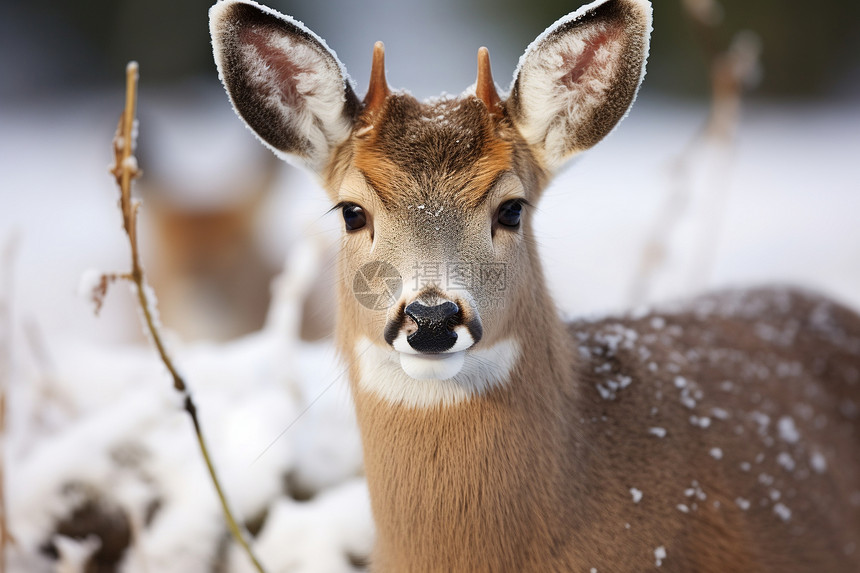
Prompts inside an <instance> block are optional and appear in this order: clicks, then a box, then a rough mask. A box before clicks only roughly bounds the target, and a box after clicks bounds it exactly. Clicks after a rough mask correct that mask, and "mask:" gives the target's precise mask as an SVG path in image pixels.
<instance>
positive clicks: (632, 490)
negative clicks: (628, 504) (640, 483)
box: [630, 487, 642, 503]
mask: <svg viewBox="0 0 860 573" xmlns="http://www.w3.org/2000/svg"><path fill="white" fill-rule="evenodd" d="M630 495H632V496H633V503H639V502H640V501H642V491H641V490H638V489H636V488H635V487H631V488H630Z"/></svg>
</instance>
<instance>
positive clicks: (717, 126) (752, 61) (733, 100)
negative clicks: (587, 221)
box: [630, 0, 761, 305]
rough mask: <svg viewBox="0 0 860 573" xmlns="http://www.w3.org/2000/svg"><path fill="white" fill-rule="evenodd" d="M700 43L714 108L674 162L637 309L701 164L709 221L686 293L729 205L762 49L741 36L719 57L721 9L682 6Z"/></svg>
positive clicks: (698, 277)
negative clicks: (743, 116) (744, 104)
mask: <svg viewBox="0 0 860 573" xmlns="http://www.w3.org/2000/svg"><path fill="white" fill-rule="evenodd" d="M682 5H683V7H684V10H685V12H686V13H687V15H688V16H689V19H690V22H691V24H692V25H693V26H694V27H696V37H697V38H698V39H699V41H700V42H701V47H702V50H703V51H704V53H705V56H706V57H707V59H708V61H709V65H710V79H711V106H710V110H709V112H708V118H707V120H706V122H705V124H704V125H703V127H702V129H701V130H700V131H699V132H698V133H697V134H696V135H695V137H694V138H693V139H692V140H691V141H690V143H689V145H688V146H687V147H686V148H685V149H684V151H683V152H682V153H681V154H680V155H679V156H678V157H677V158H676V159H675V160H674V161H673V162H672V164H671V169H670V177H671V188H670V190H669V195H668V196H667V198H666V202H665V204H664V206H663V208H662V209H661V211H660V213H659V214H658V217H657V220H656V221H655V225H654V228H653V231H652V234H651V237H650V238H649V240H648V241H647V243H646V245H645V247H644V249H643V253H642V257H641V259H640V264H639V269H638V271H637V273H636V275H635V276H634V279H633V283H632V285H631V291H630V299H631V302H632V303H633V304H634V305H639V304H643V303H645V302H647V301H648V299H649V296H650V295H652V294H653V293H652V292H651V290H652V288H653V282H654V279H655V275H656V274H657V272H658V271H659V269H660V267H661V266H662V265H663V264H664V263H665V262H666V257H667V252H668V250H669V246H668V244H669V239H670V238H671V235H672V234H673V233H674V232H675V231H676V229H677V227H678V225H679V223H680V222H681V220H682V219H683V217H684V215H685V214H686V211H687V210H688V208H689V205H690V202H691V200H692V196H693V191H694V190H693V187H694V183H693V179H694V172H695V171H696V167H697V164H698V163H702V164H704V167H702V168H701V169H704V170H706V171H707V172H708V175H709V176H708V177H706V178H704V180H705V181H706V182H707V183H706V184H705V185H706V188H705V189H704V190H703V191H702V193H701V195H702V198H703V199H704V200H705V201H706V202H707V203H708V207H707V209H706V212H707V213H708V215H709V217H708V219H707V220H706V221H705V222H704V224H703V225H701V228H702V230H701V232H700V234H699V237H698V246H697V249H696V253H695V257H694V259H693V262H692V264H691V268H690V272H689V278H688V285H687V286H688V288H689V289H690V290H696V289H698V288H701V287H702V286H704V283H706V282H707V279H708V276H709V274H710V272H711V269H712V267H713V264H714V260H715V258H716V248H717V244H718V239H719V235H720V231H721V229H722V220H723V216H724V213H725V205H726V199H727V185H728V178H727V177H726V174H727V173H728V172H729V171H730V167H731V159H732V154H731V151H732V147H733V144H734V139H735V134H736V132H737V128H738V125H739V123H740V107H741V98H742V95H743V92H744V89H745V88H747V87H749V86H750V85H751V84H752V83H753V82H754V81H755V79H756V77H757V75H758V71H759V70H758V67H759V56H760V53H761V45H760V41H759V39H758V37H757V36H756V35H755V34H753V33H752V32H741V33H739V34H737V35H736V36H735V37H734V39H733V41H732V43H731V45H730V46H729V48H728V49H727V50H725V51H720V49H718V48H717V45H718V44H719V41H718V38H717V28H718V26H719V24H720V23H721V22H722V17H723V10H722V6H721V5H720V4H719V3H718V2H717V1H716V0H682Z"/></svg>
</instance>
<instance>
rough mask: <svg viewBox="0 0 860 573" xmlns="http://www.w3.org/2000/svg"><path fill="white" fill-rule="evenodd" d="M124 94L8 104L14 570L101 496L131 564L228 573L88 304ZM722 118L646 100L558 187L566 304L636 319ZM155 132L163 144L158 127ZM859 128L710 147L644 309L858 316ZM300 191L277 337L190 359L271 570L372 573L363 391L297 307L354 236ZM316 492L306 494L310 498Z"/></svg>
mask: <svg viewBox="0 0 860 573" xmlns="http://www.w3.org/2000/svg"><path fill="white" fill-rule="evenodd" d="M218 95H219V97H217V98H215V97H213V98H212V99H211V100H210V99H207V100H206V103H205V105H203V106H201V107H202V108H203V109H202V110H198V112H200V113H202V114H203V115H205V116H207V117H210V118H212V119H211V122H212V123H214V125H215V126H216V127H215V130H216V133H218V134H219V135H218V137H216V138H211V137H208V136H207V138H208V139H210V140H229V141H241V142H244V143H247V144H249V145H254V142H253V139H252V138H251V136H250V134H248V133H247V132H245V131H244V130H243V129H242V128H241V127H240V126H239V122H238V121H237V120H235V118H233V117H232V115H231V114H230V113H229V110H228V109H227V106H226V102H224V101H222V99H223V96H222V95H221V94H218ZM144 97H146V93H145V92H144ZM115 100H116V101H114V100H109V99H107V98H106V97H103V98H101V101H99V102H98V104H97V105H93V104H91V103H90V104H86V105H79V106H75V105H73V106H72V107H74V108H75V110H76V111H75V113H69V110H68V109H63V110H59V109H57V108H47V107H44V108H42V107H40V108H35V107H34V108H29V109H18V110H8V109H6V110H0V125H3V129H2V130H0V162H2V168H0V178H2V179H0V246H3V245H5V244H8V243H9V242H10V241H12V240H14V242H15V243H16V244H17V248H16V249H15V253H16V254H15V257H14V261H15V262H14V264H13V265H12V266H11V267H10V266H8V265H7V266H4V267H3V268H0V276H2V277H7V276H8V275H9V271H10V269H11V270H13V271H14V272H13V273H12V278H13V286H14V288H12V289H11V290H9V289H3V290H0V297H4V298H5V299H6V300H7V301H8V302H9V303H10V305H11V308H12V317H11V318H12V322H11V324H13V325H14V327H13V329H12V330H11V339H10V340H11V343H10V344H9V345H8V346H7V349H9V350H11V357H12V360H11V368H10V372H11V376H10V379H9V385H8V392H9V403H10V406H9V416H10V425H9V435H8V438H7V441H6V444H5V446H6V447H5V455H6V461H7V462H8V466H7V467H8V471H7V493H6V496H7V500H8V502H9V504H10V515H9V520H10V525H11V528H12V534H13V536H14V537H15V539H16V541H17V543H16V545H15V547H14V548H13V549H12V550H11V553H12V558H13V565H14V568H13V570H14V571H50V570H52V568H51V567H52V566H51V564H50V562H49V561H48V560H46V559H45V558H44V556H43V553H42V552H40V547H42V546H44V545H45V544H46V543H47V542H48V541H49V540H50V539H49V537H50V535H51V533H52V532H53V531H54V528H55V525H56V522H57V521H58V520H62V518H64V517H67V516H68V514H69V512H71V511H72V510H73V509H74V508H75V507H78V506H79V505H80V501H81V500H82V499H84V498H87V497H88V496H89V497H96V498H97V499H98V500H99V503H102V504H104V505H105V506H106V507H115V508H119V510H120V513H121V514H122V513H123V512H124V514H125V515H126V516H127V517H128V518H129V519H130V523H131V534H130V536H131V539H132V549H131V550H130V551H127V552H126V553H125V556H124V558H123V562H122V563H123V570H124V571H159V572H170V571H177V572H178V571H183V572H188V571H208V570H210V566H209V564H210V563H212V562H213V561H214V560H219V559H221V560H226V561H229V562H230V563H231V564H232V565H231V566H230V567H229V569H228V570H230V571H247V570H249V569H248V565H247V564H246V563H244V562H242V558H241V556H239V555H238V554H237V552H236V551H235V547H232V546H231V545H230V544H229V543H227V542H225V533H224V528H223V526H222V524H221V521H220V517H219V514H218V512H219V509H218V506H217V504H216V501H215V498H214V495H213V494H212V492H211V488H210V486H209V482H208V481H207V478H206V476H205V474H204V471H205V470H204V468H203V465H202V463H201V461H200V458H199V456H198V454H197V451H196V445H195V443H194V440H193V434H192V432H191V428H190V425H189V423H188V420H187V419H186V417H185V415H184V414H183V413H182V412H181V410H180V409H179V408H178V407H177V404H176V399H175V397H174V396H173V394H172V391H171V389H170V382H169V380H168V378H167V376H166V373H165V372H164V369H163V368H162V367H161V365H160V363H158V362H157V360H156V358H155V354H154V353H153V352H152V351H151V350H150V349H149V348H146V347H143V346H140V345H135V344H132V343H131V342H132V341H133V340H135V339H136V338H137V337H138V335H137V332H138V331H137V328H138V327H137V326H136V325H133V324H130V322H129V317H132V318H133V317H134V314H133V312H131V311H130V297H129V296H128V293H127V292H126V289H124V288H116V289H114V292H112V293H111V294H110V295H109V297H108V303H107V305H106V307H105V310H104V313H103V316H102V317H101V318H100V319H98V320H96V319H95V318H93V317H92V309H91V307H90V305H88V304H87V302H86V301H85V300H84V299H82V298H81V297H79V296H77V294H76V288H77V285H78V281H79V278H80V276H81V274H82V273H83V272H84V271H85V270H86V269H88V268H91V267H97V268H100V269H104V270H122V269H124V268H125V267H126V264H127V259H126V257H127V254H126V243H125V242H124V240H123V237H122V235H121V233H120V221H119V217H118V212H117V210H116V207H115V203H114V201H115V189H114V186H113V183H112V181H111V179H110V178H109V177H108V176H107V174H106V170H105V167H106V165H107V163H108V161H109V143H110V138H111V135H112V132H113V129H114V125H115V117H116V113H117V111H118V105H119V98H115ZM115 110H117V111H115ZM703 116H704V110H703V109H702V108H700V107H695V106H687V105H683V104H667V103H665V102H649V101H644V102H640V103H639V104H638V105H637V107H636V108H635V109H634V112H633V114H632V115H631V117H630V118H629V119H628V120H627V121H626V122H625V123H624V124H623V125H622V127H621V128H620V129H619V130H618V131H617V132H616V133H615V134H614V135H613V136H612V137H611V138H610V139H608V140H607V141H606V142H605V143H604V144H602V145H601V146H599V147H598V149H596V150H594V151H593V152H591V153H590V154H589V155H587V156H586V157H584V158H582V159H581V160H580V161H579V162H578V164H577V165H575V166H574V167H573V168H572V169H570V170H568V171H566V172H565V173H564V175H563V176H561V177H560V178H559V180H558V181H557V182H556V183H555V184H554V185H553V186H552V187H551V188H550V189H549V190H548V192H547V194H546V197H545V199H544V201H543V202H542V203H541V204H540V205H539V207H538V216H537V221H536V228H537V236H538V240H539V242H540V244H541V248H542V251H543V256H544V261H545V267H546V271H547V275H548V278H549V281H550V285H551V288H552V289H553V291H554V292H555V294H556V298H557V300H558V303H559V306H560V307H561V309H562V311H563V312H565V313H566V314H568V315H581V314H586V313H604V312H608V311H612V310H617V309H623V308H626V307H628V306H629V304H630V303H631V300H632V295H631V290H632V288H633V283H634V280H635V277H636V276H637V273H638V269H639V267H640V261H641V260H642V253H643V249H644V245H645V244H646V243H647V241H648V238H649V237H650V236H651V235H652V233H653V232H654V231H655V229H654V227H655V225H656V223H655V221H657V220H658V216H659V214H660V212H661V210H662V209H663V207H664V205H665V203H666V200H667V190H668V189H670V188H672V185H673V183H677V181H678V180H677V179H676V177H677V176H676V175H673V171H672V169H671V165H672V161H673V159H674V158H675V157H677V156H678V155H679V154H680V153H681V152H682V150H684V149H685V148H686V147H687V145H688V144H689V142H690V140H691V139H692V138H693V136H694V134H695V133H696V131H697V129H698V128H699V127H700V126H701V124H702V122H703V121H704V117H703ZM191 125H192V124H189V128H188V129H195V128H194V127H192V126H191ZM199 129H201V130H202V129H203V128H202V127H200V128H199ZM206 129H209V130H211V129H213V127H212V125H209V126H208V127H207V128H206ZM141 130H142V137H145V136H146V125H145V124H143V125H142V127H141ZM207 133H208V132H207ZM858 133H860V110H857V109H856V108H854V109H848V108H815V107H801V106H791V107H789V106H785V107H775V106H768V107H765V106H754V107H752V108H751V109H748V110H747V111H746V114H745V117H744V121H743V125H742V127H741V130H740V134H739V138H738V142H737V146H736V147H735V148H734V151H733V152H732V153H731V154H730V155H729V160H728V161H726V155H725V154H724V153H723V152H722V151H721V150H720V149H716V150H715V149H712V148H706V149H705V150H704V151H702V152H701V153H700V154H699V155H696V156H695V157H694V159H693V162H692V164H691V168H690V169H691V171H690V174H689V177H688V178H687V179H685V180H684V181H688V182H689V185H688V187H689V188H690V189H691V194H690V196H689V199H688V201H687V205H688V208H687V209H686V210H684V211H683V215H682V217H681V218H680V222H679V225H678V227H677V229H671V231H672V232H671V233H669V234H668V241H667V245H666V247H667V257H666V260H665V263H664V264H662V265H660V266H659V267H658V268H657V269H656V271H655V273H654V276H653V280H652V281H651V282H650V283H649V295H648V297H647V299H648V301H650V302H654V301H658V300H665V299H666V298H674V297H678V296H685V295H688V294H691V293H693V292H696V291H698V290H702V289H705V288H712V287H720V286H725V285H746V284H761V283H785V282H790V283H794V284H801V285H804V286H809V287H813V288H816V289H819V290H823V291H825V292H827V293H830V294H831V295H833V296H836V297H838V298H840V299H841V300H843V301H845V302H848V303H849V304H851V305H853V306H854V307H856V308H860V162H858V157H860V137H858V135H857V134H858ZM237 145H239V146H240V147H241V145H242V144H241V143H239V144H237ZM200 151H201V155H202V156H203V160H202V161H201V159H200V157H197V158H196V159H193V162H195V163H198V164H201V165H203V166H204V167H203V168H202V170H203V171H204V172H205V171H216V172H217V173H225V174H226V173H229V172H230V171H231V170H232V169H238V168H239V166H233V165H232V164H231V161H230V158H231V157H235V156H238V155H240V152H239V151H236V150H230V149H226V150H225V149H220V150H218V149H213V148H211V147H210V148H207V147H205V146H201V150H200ZM207 155H208V157H209V158H210V161H209V162H207V161H205V159H206V156H207ZM188 161H189V162H190V161H192V159H188ZM143 168H144V170H146V165H143ZM217 170H220V171H217ZM210 175H211V174H210ZM225 176H226V175H225ZM282 179H283V181H284V184H283V185H284V187H287V188H289V191H285V192H283V193H281V194H279V195H277V196H276V197H274V198H273V199H272V201H271V205H270V208H269V209H268V211H267V213H268V216H267V217H266V220H265V221H264V223H265V224H264V225H263V229H262V230H261V234H262V236H263V237H264V238H265V239H266V241H267V243H268V245H269V247H270V249H271V253H272V256H273V257H285V256H287V254H288V253H290V257H291V258H290V261H291V262H290V264H289V265H288V268H289V272H287V273H286V275H285V276H284V277H283V278H282V280H281V282H280V283H279V285H278V286H277V287H276V289H275V292H276V293H278V297H277V299H276V303H275V304H274V306H273V309H272V311H271V312H270V315H269V323H268V324H267V327H266V328H265V329H263V330H262V331H260V332H259V333H256V334H253V335H250V336H247V337H244V338H242V339H238V340H235V341H232V342H229V343H226V344H221V345H215V344H209V343H195V344H182V343H180V342H179V341H178V340H174V341H173V345H172V346H173V351H174V354H175V355H176V356H177V359H178V361H179V363H180V365H181V368H182V369H183V371H184V372H186V373H187V375H188V378H189V380H190V382H191V384H192V386H193V388H194V392H195V396H196V397H197V400H198V402H199V407H200V409H201V412H202V418H203V424H204V428H205V429H206V431H207V434H208V435H209V437H210V441H211V445H212V448H213V450H214V451H215V458H216V463H217V465H218V467H219V468H220V470H221V472H222V474H223V476H224V479H225V481H226V483H227V489H228V493H229V494H230V496H231V499H232V503H233V505H234V506H235V508H236V509H237V510H238V512H239V513H240V514H241V515H243V516H244V517H246V518H248V519H255V518H258V517H261V516H262V515H263V514H266V513H267V514H268V517H267V519H266V520H265V523H264V526H263V529H262V530H261V531H260V533H259V536H258V537H257V541H256V547H257V550H258V551H259V553H260V555H261V557H262V558H263V560H264V562H266V564H267V566H268V567H269V571H271V572H273V573H274V572H278V571H307V572H310V571H314V572H321V573H322V572H339V571H353V570H355V569H356V567H357V566H358V565H359V564H360V561H361V559H362V558H364V557H365V556H366V555H367V552H368V550H369V547H370V545H371V543H372V524H371V519H370V514H369V507H368V503H367V498H366V492H365V489H364V486H363V483H362V481H361V468H360V465H361V464H360V448H359V443H358V438H357V434H356V431H355V428H354V421H353V418H352V413H351V406H350V399H349V394H348V389H347V387H346V383H345V380H344V379H343V369H342V367H341V366H339V365H338V363H337V360H336V358H335V356H334V353H333V350H332V347H331V344H330V343H329V342H325V341H324V342H321V343H316V344H307V343H301V342H299V341H298V339H297V338H298V337H297V334H296V332H297V325H296V320H297V319H296V314H297V312H298V310H297V301H298V300H300V299H301V298H302V297H303V296H304V294H305V293H306V292H308V290H309V289H311V288H312V287H313V285H312V284H311V283H310V282H309V280H310V277H313V276H314V273H315V268H316V267H317V266H318V265H320V264H322V263H320V258H319V256H318V253H319V251H318V249H319V247H320V238H323V239H324V238H334V237H335V236H336V229H337V223H338V222H337V220H336V218H335V217H331V216H329V217H327V218H326V217H322V214H323V213H325V211H326V210H327V209H328V208H329V206H328V205H327V204H326V200H325V198H324V197H323V195H322V193H321V192H319V191H315V190H313V189H311V188H312V186H313V185H312V183H310V182H308V181H307V180H306V178H304V177H303V176H301V175H297V174H295V173H291V172H286V171H285V173H284V175H283V177H282ZM144 208H145V207H144ZM721 213H722V215H720V214H721ZM284 221H288V222H289V223H288V224H284ZM298 221H302V222H301V223H299V222H298ZM309 226H311V227H313V229H314V230H313V232H312V235H311V236H312V237H313V240H311V241H306V240H304V239H302V237H303V230H304V229H307V228H309ZM660 230H664V231H665V229H660ZM708 253H712V256H710V255H708ZM0 284H3V283H0ZM0 318H2V317H0ZM167 326H168V327H169V325H167ZM2 328H3V326H2V325H0V330H2ZM0 341H2V338H0ZM2 362H3V360H2V354H0V366H2ZM0 374H2V368H0ZM294 422H295V423H294ZM285 483H287V484H288V486H289V487H287V488H285V487H284V484H285ZM285 489H286V490H288V491H289V492H291V493H293V494H294V495H293V496H290V495H286V493H285ZM296 492H303V495H302V496H296V495H295V494H296ZM307 494H312V497H311V498H310V500H309V501H297V500H296V499H295V497H304V496H306V495H307ZM55 545H56V546H57V548H58V549H59V550H60V552H61V553H62V554H63V555H64V556H65V560H64V562H65V563H66V564H67V565H68V568H67V569H65V571H75V570H76V569H75V568H74V565H73V563H74V561H75V559H76V558H77V557H76V555H78V554H79V553H80V552H86V550H87V547H86V544H74V543H70V542H68V541H56V540H55Z"/></svg>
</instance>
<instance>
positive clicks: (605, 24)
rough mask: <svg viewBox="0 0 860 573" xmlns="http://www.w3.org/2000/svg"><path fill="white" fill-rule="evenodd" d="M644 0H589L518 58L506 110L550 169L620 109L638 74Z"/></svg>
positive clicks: (628, 101) (647, 24)
mask: <svg viewBox="0 0 860 573" xmlns="http://www.w3.org/2000/svg"><path fill="white" fill-rule="evenodd" d="M650 34H651V3H650V2H649V1H648V0H596V1H595V2H592V3H591V4H588V5H587V6H583V7H582V8H580V9H579V10H577V11H576V12H573V13H572V14H568V15H567V16H565V17H563V18H561V19H560V20H559V21H558V22H556V23H555V24H553V25H552V26H551V27H549V28H548V29H547V30H546V31H545V32H544V33H543V34H541V35H540V36H539V37H538V38H537V39H536V40H535V41H534V42H532V44H531V45H530V46H529V47H528V49H527V50H526V53H525V54H523V56H522V58H520V63H519V66H518V67H517V71H516V73H515V74H514V83H513V86H512V88H511V96H510V99H509V100H508V102H507V104H506V105H507V108H508V112H509V113H510V115H511V117H512V119H513V121H514V124H515V125H516V127H517V129H519V131H520V133H521V134H522V135H523V137H524V138H525V139H526V141H527V142H528V143H529V144H530V145H531V146H532V147H533V148H535V149H536V151H537V152H538V155H539V156H540V157H541V158H542V162H543V163H544V165H545V167H547V168H548V169H550V170H556V169H558V168H559V167H561V165H563V164H564V163H565V161H567V160H568V159H569V158H570V157H571V156H573V155H574V154H576V153H578V152H580V151H584V150H586V149H588V148H590V147H592V146H593V145H595V144H596V143H597V142H599V141H600V140H601V139H603V138H604V137H605V136H606V135H607V134H608V133H609V132H610V131H612V129H613V128H614V127H615V126H616V125H617V124H618V122H619V121H621V119H622V118H623V117H624V116H625V115H626V114H627V111H628V109H629V108H630V106H631V105H632V104H633V100H634V99H635V98H636V92H637V91H638V89H639V85H640V84H641V83H642V79H643V77H644V75H645V61H646V60H647V58H648V44H649V38H650Z"/></svg>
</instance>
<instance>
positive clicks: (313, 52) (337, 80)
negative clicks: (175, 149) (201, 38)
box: [209, 0, 360, 173]
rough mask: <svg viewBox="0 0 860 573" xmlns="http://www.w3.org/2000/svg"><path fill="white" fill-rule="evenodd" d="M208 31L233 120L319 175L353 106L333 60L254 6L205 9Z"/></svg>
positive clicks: (299, 29) (348, 128)
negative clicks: (235, 115) (240, 120)
mask: <svg viewBox="0 0 860 573" xmlns="http://www.w3.org/2000/svg"><path fill="white" fill-rule="evenodd" d="M209 30H210V32H211V34H212V45H213V48H214V51H215V63H216V64H217V65H218V75H219V76H220V77H221V81H222V82H223V83H224V87H226V88H227V93H228V95H229V96H230V101H231V102H233V107H234V108H235V110H236V112H237V113H238V114H239V116H240V117H241V118H242V119H243V120H244V121H245V123H246V124H247V125H248V127H250V128H251V130H252V131H253V132H254V133H256V134H257V136H258V137H259V138H260V139H261V140H262V141H263V143H265V144H266V145H267V146H268V147H269V148H271V149H272V150H273V151H274V152H275V153H276V154H277V155H278V156H279V157H281V158H282V159H290V158H296V159H298V160H299V162H300V163H302V164H304V166H306V167H309V168H310V169H311V170H313V171H315V172H317V173H321V172H322V171H323V170H324V169H325V167H326V165H328V163H329V160H330V159H331V156H332V152H333V151H334V149H335V148H336V147H337V146H338V145H340V144H341V143H342V142H343V141H345V140H346V139H347V138H348V137H349V135H350V134H351V133H352V128H353V126H354V119H355V116H356V114H357V112H358V109H359V106H360V104H359V102H358V98H357V97H356V95H355V92H353V89H352V86H351V85H350V83H349V80H348V77H347V75H346V71H345V69H344V67H343V65H342V64H341V63H340V61H338V59H337V56H335V54H334V52H332V51H331V50H330V49H329V48H328V47H327V46H326V44H325V42H323V40H322V39H320V38H319V37H318V36H317V35H316V34H314V33H313V32H312V31H310V30H309V29H307V28H306V27H305V26H304V25H302V24H301V23H300V22H297V21H296V20H293V19H292V18H290V17H289V16H285V15H283V14H279V13H278V12H275V11H274V10H272V9H270V8H266V7H265V6H261V5H259V4H257V3H256V2H253V0H221V1H220V2H218V3H217V4H215V5H214V6H212V8H211V9H210V10H209Z"/></svg>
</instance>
